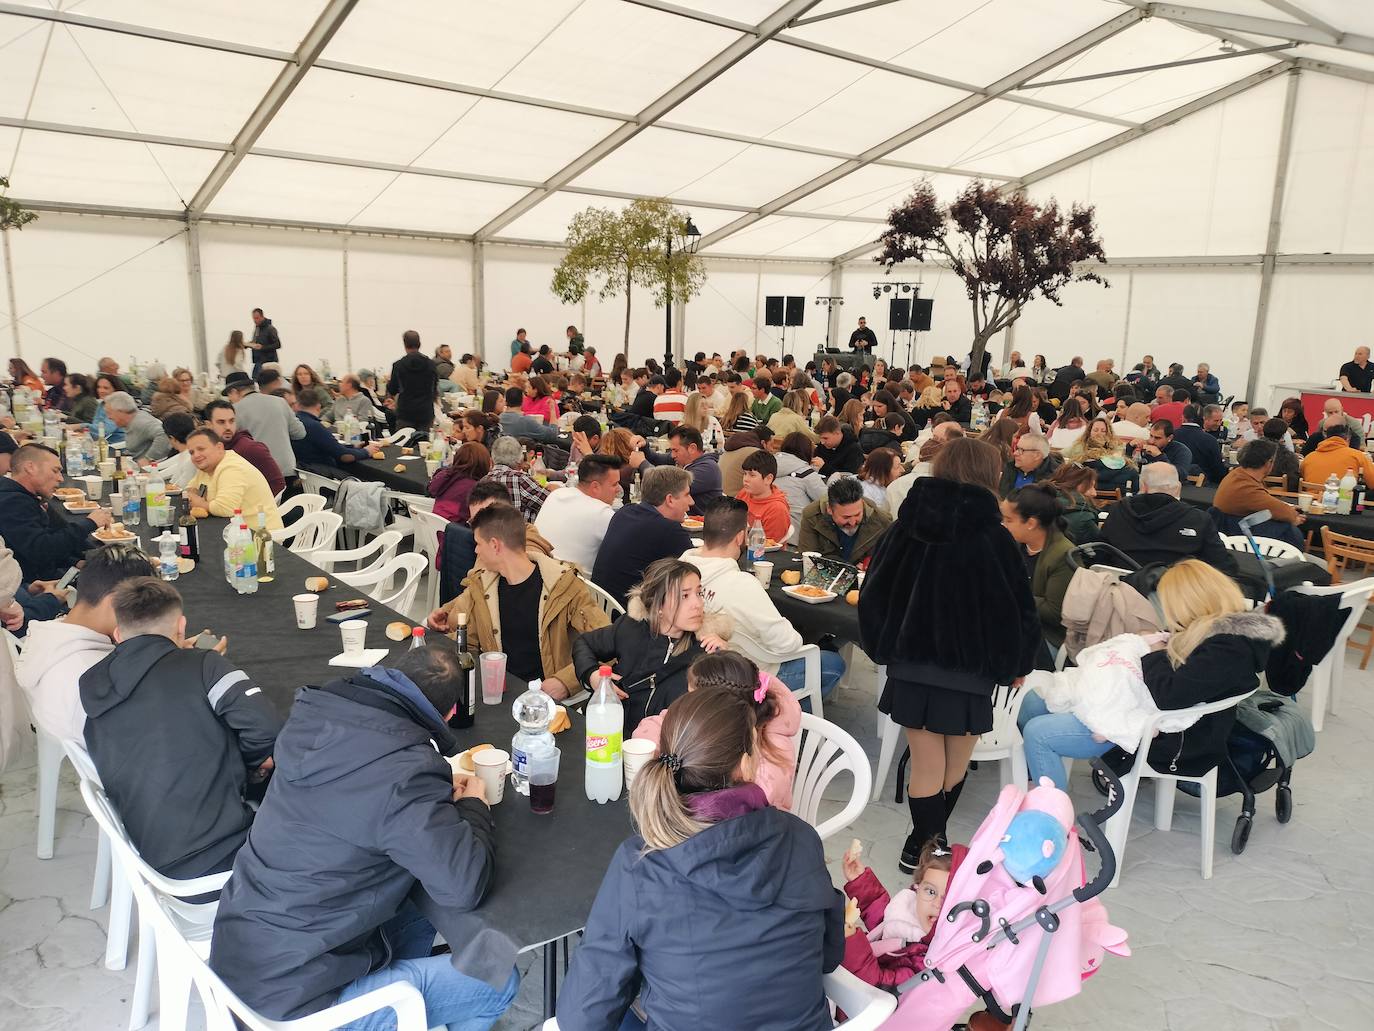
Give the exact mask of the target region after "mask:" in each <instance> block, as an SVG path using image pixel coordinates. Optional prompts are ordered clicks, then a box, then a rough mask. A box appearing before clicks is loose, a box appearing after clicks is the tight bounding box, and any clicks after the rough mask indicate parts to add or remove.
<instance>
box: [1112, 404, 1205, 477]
mask: <svg viewBox="0 0 1374 1031" xmlns="http://www.w3.org/2000/svg"><path fill="white" fill-rule="evenodd" d="M1126 451H1127V453H1128V454H1129V455H1130V456H1131V457H1132V458H1134V459H1135V461H1136V464H1137V465H1139V466H1141V467H1142V468H1143V467H1145V466H1147V465H1151V464H1153V463H1155V462H1168V463H1169V464H1170V465H1172V466H1173V467H1174V468H1175V469H1177V470H1178V478H1179V480H1182V479H1183V478H1184V477H1185V476H1187V475H1188V470H1189V469H1191V468H1192V465H1193V453H1192V452H1191V451H1189V450H1188V448H1187V446H1186V445H1184V444H1181V443H1180V442H1179V441H1178V440H1176V439H1175V438H1174V424H1173V423H1172V422H1170V421H1169V420H1168V419H1155V420H1154V421H1153V422H1151V423H1150V437H1149V439H1148V440H1143V441H1139V442H1137V443H1135V444H1128V445H1127V446H1126Z"/></svg>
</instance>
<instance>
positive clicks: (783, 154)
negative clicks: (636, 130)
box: [573, 129, 839, 204]
mask: <svg viewBox="0 0 1374 1031" xmlns="http://www.w3.org/2000/svg"><path fill="white" fill-rule="evenodd" d="M837 164H839V162H838V161H837V160H836V159H834V158H826V157H816V156H813V155H810V154H798V153H795V152H792V151H782V150H777V149H775V148H772V147H758V146H750V145H748V144H744V143H736V142H734V141H731V140H720V139H715V138H713V137H710V136H694V135H691V134H689V133H681V132H673V131H671V130H668V129H646V130H645V131H644V132H642V133H640V134H639V135H638V136H636V137H635V138H634V139H632V140H630V141H629V142H628V143H626V144H625V145H624V146H622V147H620V148H619V149H618V150H616V151H615V152H614V153H612V154H611V155H610V156H609V157H607V158H605V159H604V160H602V161H600V162H598V163H597V164H596V165H594V166H592V168H591V170H590V171H588V172H587V173H585V174H584V175H582V176H580V177H579V178H577V179H576V180H574V182H573V185H574V186H581V187H590V188H592V189H602V190H614V191H617V192H628V193H647V194H653V195H659V196H665V197H679V198H682V199H684V200H699V201H702V202H707V203H709V202H712V201H715V202H717V203H721V204H761V203H763V202H764V201H766V200H768V199H769V198H770V197H774V196H776V195H777V194H779V193H783V192H785V191H786V190H789V189H791V188H792V187H794V186H799V185H800V184H801V183H804V182H806V181H807V180H808V179H811V178H813V177H814V176H817V175H819V174H820V173H821V172H824V171H826V170H828V169H831V168H834V167H835V166H836V165H837Z"/></svg>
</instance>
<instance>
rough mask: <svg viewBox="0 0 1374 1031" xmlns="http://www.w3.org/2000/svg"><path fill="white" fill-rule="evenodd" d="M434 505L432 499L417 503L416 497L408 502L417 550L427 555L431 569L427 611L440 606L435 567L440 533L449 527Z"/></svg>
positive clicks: (427, 565)
mask: <svg viewBox="0 0 1374 1031" xmlns="http://www.w3.org/2000/svg"><path fill="white" fill-rule="evenodd" d="M426 500H429V499H426ZM433 506H434V502H433V501H432V500H430V503H429V505H422V504H417V503H416V501H415V499H410V500H408V501H407V502H406V510H407V511H408V512H410V525H411V529H412V530H413V531H414V533H415V551H416V553H417V554H420V555H423V556H424V557H425V560H426V563H427V564H426V566H425V568H426V569H427V570H428V571H429V586H428V587H427V588H426V589H425V611H426V612H433V611H434V610H435V609H437V608H438V607H439V570H438V569H436V568H435V563H437V562H438V561H439V534H441V533H443V532H444V530H445V529H446V528H447V527H448V520H447V519H445V518H444V517H443V516H439V515H435V514H434V511H433Z"/></svg>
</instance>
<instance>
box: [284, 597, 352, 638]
mask: <svg viewBox="0 0 1374 1031" xmlns="http://www.w3.org/2000/svg"><path fill="white" fill-rule="evenodd" d="M291 601H292V602H293V603H294V604H295V606H296V629H297V630H314V629H315V619H316V616H317V615H318V613H319V611H320V596H319V595H318V594H298V595H296V596H295V597H294V598H292V599H291ZM344 643H345V648H344V650H345V651H347V650H348V649H347V638H345V639H344Z"/></svg>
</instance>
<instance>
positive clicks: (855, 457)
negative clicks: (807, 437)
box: [816, 424, 864, 479]
mask: <svg viewBox="0 0 1374 1031" xmlns="http://www.w3.org/2000/svg"><path fill="white" fill-rule="evenodd" d="M816 457H817V458H819V459H820V460H821V461H822V462H824V463H825V464H824V465H822V466H821V475H822V476H824V477H826V478H827V479H829V478H830V476H831V475H832V474H834V473H857V472H858V471H859V466H861V465H863V464H864V452H863V448H861V447H859V438H858V437H856V436H855V435H854V428H853V427H852V426H849V425H848V424H845V425H843V426H841V427H840V443H839V446H838V447H834V448H828V447H826V446H825V445H824V444H817V445H816Z"/></svg>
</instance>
